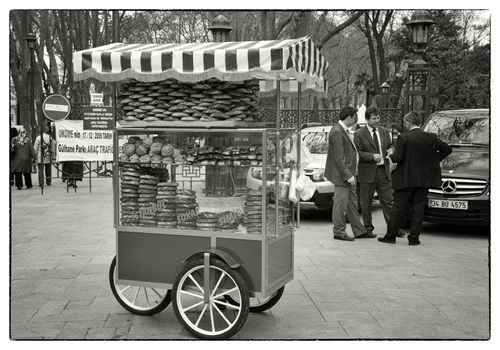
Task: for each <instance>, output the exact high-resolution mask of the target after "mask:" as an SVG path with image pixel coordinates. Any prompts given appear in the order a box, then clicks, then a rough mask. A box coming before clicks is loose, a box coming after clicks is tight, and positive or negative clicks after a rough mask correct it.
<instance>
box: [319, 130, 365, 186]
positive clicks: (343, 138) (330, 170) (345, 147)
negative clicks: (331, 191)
mask: <svg viewBox="0 0 500 350" xmlns="http://www.w3.org/2000/svg"><path fill="white" fill-rule="evenodd" d="M357 159H358V155H357V151H356V147H355V146H354V142H353V141H352V140H351V139H350V137H349V135H348V134H347V132H346V131H345V130H344V128H343V127H342V126H341V125H340V124H339V123H335V124H334V125H333V126H332V128H331V130H330V133H329V135H328V154H327V156H326V164H325V177H326V178H327V179H328V181H330V182H332V183H333V184H334V185H337V186H349V183H348V182H347V179H349V178H351V177H352V176H356V172H357Z"/></svg>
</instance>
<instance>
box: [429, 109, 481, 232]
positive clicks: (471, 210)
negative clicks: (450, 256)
mask: <svg viewBox="0 0 500 350" xmlns="http://www.w3.org/2000/svg"><path fill="white" fill-rule="evenodd" d="M423 129H424V130H425V131H428V132H433V133H436V134H437V135H438V136H439V138H440V139H441V140H443V141H444V142H446V143H448V144H449V145H450V146H451V147H452V148H453V152H452V153H451V154H450V155H449V156H448V157H446V158H445V159H444V160H443V161H442V162H441V170H442V183H441V186H440V187H437V188H430V189H429V199H428V203H427V206H426V209H425V221H431V222H442V223H453V224H455V223H456V224H481V225H489V223H490V113H489V110H488V109H468V110H450V111H440V112H436V113H434V114H432V115H431V116H430V117H429V118H428V120H427V121H426V122H425V124H424V126H423Z"/></svg>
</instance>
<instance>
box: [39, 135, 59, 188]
mask: <svg viewBox="0 0 500 350" xmlns="http://www.w3.org/2000/svg"><path fill="white" fill-rule="evenodd" d="M42 135H43V141H42V142H40V135H38V136H37V137H36V138H35V145H34V146H33V147H34V148H35V152H36V155H37V163H38V186H40V187H41V186H42V185H43V178H44V170H45V183H46V184H47V186H50V185H51V183H52V178H51V177H52V164H51V158H53V157H54V156H55V152H56V144H55V141H54V140H53V139H52V138H51V137H50V135H49V134H48V133H47V129H46V128H44V130H43V134H42ZM40 146H41V147H40ZM42 149H43V159H42Z"/></svg>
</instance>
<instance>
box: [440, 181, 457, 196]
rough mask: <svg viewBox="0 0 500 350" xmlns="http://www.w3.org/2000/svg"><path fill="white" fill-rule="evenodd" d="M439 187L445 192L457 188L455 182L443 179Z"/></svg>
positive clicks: (453, 190) (450, 191)
mask: <svg viewBox="0 0 500 350" xmlns="http://www.w3.org/2000/svg"><path fill="white" fill-rule="evenodd" d="M441 189H442V190H443V192H445V193H453V192H455V191H456V190H457V183H456V182H455V181H452V180H446V181H443V184H442V185H441Z"/></svg>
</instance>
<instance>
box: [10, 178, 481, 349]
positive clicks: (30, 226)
mask: <svg viewBox="0 0 500 350" xmlns="http://www.w3.org/2000/svg"><path fill="white" fill-rule="evenodd" d="M35 182H36V180H35ZM374 210H375V213H374V217H375V226H376V227H377V228H379V229H380V231H382V229H385V227H384V225H383V224H382V221H383V218H382V215H381V212H380V209H379V208H378V207H377V206H376V205H375V208H374ZM380 231H379V232H380ZM421 241H422V245H421V246H417V247H410V246H408V245H407V241H406V239H404V240H403V239H399V240H398V244H396V245H388V244H381V243H378V242H376V240H357V241H355V242H343V241H336V240H335V241H334V240H333V239H332V235H331V223H330V219H329V215H328V213H324V212H318V211H314V210H305V211H303V216H302V222H301V227H300V229H298V230H297V232H296V236H295V279H294V280H293V281H292V282H291V283H289V284H288V285H287V286H286V288H285V293H284V295H283V297H282V299H281V300H280V302H279V303H278V304H277V305H276V306H275V307H273V308H272V309H271V310H270V311H267V312H264V313H262V314H249V316H248V319H247V321H246V323H245V325H244V327H243V328H242V330H241V331H240V332H239V333H238V334H237V335H236V336H235V337H234V338H236V339H488V338H489V334H490V333H489V328H490V322H489V267H488V263H489V261H488V259H489V258H488V249H489V247H488V244H489V242H488V230H487V229H483V230H480V229H478V228H476V227H472V228H466V227H451V226H439V225H426V226H425V229H424V233H423V234H422V237H421ZM11 248H12V250H11V252H12V255H11V304H10V307H11V338H12V339H192V337H191V336H190V334H189V333H188V332H186V331H185V330H183V329H182V327H181V326H180V324H179V323H178V322H177V320H176V318H175V315H174V312H173V310H172V308H171V306H169V307H168V308H167V309H166V310H165V311H163V312H161V313H160V314H159V315H156V316H152V317H141V316H135V315H132V314H130V313H128V312H127V311H125V310H124V309H123V308H122V307H121V306H120V305H119V304H118V302H117V301H116V300H115V299H114V297H113V295H112V293H111V290H110V287H109V285H108V269H109V264H110V262H111V260H112V258H113V256H114V253H115V232H114V229H113V222H112V198H111V180H109V179H100V180H94V181H93V183H92V194H89V191H88V184H87V183H86V182H84V183H83V184H82V185H81V186H80V187H79V189H78V192H77V193H74V192H72V191H70V193H66V189H65V186H64V185H63V184H62V183H60V182H59V181H55V183H54V184H53V186H51V187H50V188H46V190H45V194H44V195H43V196H41V195H40V191H39V190H38V189H37V188H33V189H31V190H21V191H19V190H17V189H15V188H14V189H13V190H12V231H11Z"/></svg>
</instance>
